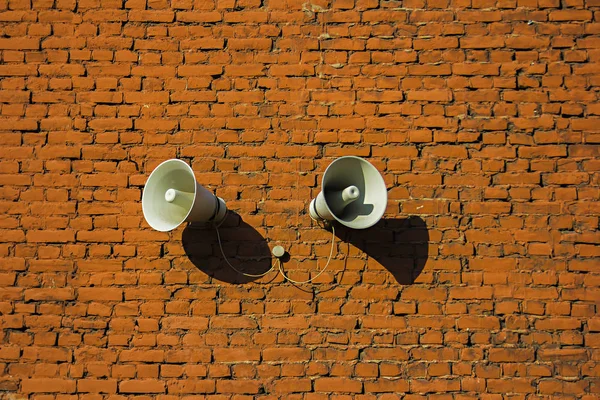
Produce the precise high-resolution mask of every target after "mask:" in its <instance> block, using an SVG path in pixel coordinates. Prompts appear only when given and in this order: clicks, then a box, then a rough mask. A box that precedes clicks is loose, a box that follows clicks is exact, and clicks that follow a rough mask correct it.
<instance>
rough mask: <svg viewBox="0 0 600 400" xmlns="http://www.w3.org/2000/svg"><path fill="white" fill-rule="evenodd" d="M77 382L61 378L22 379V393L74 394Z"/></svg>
mask: <svg viewBox="0 0 600 400" xmlns="http://www.w3.org/2000/svg"><path fill="white" fill-rule="evenodd" d="M76 385H77V381H75V380H71V379H61V378H33V379H23V381H22V382H21V391H22V392H23V393H27V394H28V393H75V388H76Z"/></svg>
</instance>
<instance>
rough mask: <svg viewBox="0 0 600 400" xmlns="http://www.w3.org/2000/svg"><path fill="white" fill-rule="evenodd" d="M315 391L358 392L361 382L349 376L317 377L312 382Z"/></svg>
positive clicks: (361, 388)
mask: <svg viewBox="0 0 600 400" xmlns="http://www.w3.org/2000/svg"><path fill="white" fill-rule="evenodd" d="M314 387H315V391H317V392H327V393H331V392H334V393H360V392H362V390H363V384H362V382H360V381H358V380H353V379H349V378H317V379H315V383H314Z"/></svg>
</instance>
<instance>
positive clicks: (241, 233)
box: [181, 210, 272, 283]
mask: <svg viewBox="0 0 600 400" xmlns="http://www.w3.org/2000/svg"><path fill="white" fill-rule="evenodd" d="M219 234H220V235H221V244H222V246H223V252H224V253H225V256H226V257H227V259H228V260H229V262H230V263H231V264H232V265H233V266H234V267H235V268H236V269H238V270H239V271H241V272H244V273H246V274H252V275H258V274H262V273H265V272H267V271H268V270H269V269H270V268H271V259H272V256H271V250H270V249H269V246H268V245H267V241H266V240H265V239H264V238H263V236H262V235H261V234H260V233H259V232H258V231H256V229H254V228H253V227H252V226H250V225H248V224H247V223H245V222H244V220H243V219H242V217H241V216H240V215H239V214H237V213H235V212H233V211H231V210H230V211H228V213H227V216H226V217H225V220H224V221H223V224H222V225H221V226H220V227H219ZM181 241H182V243H183V249H184V251H185V254H186V255H187V256H188V258H189V260H190V261H191V262H192V264H194V265H195V266H196V268H198V269H199V270H201V271H203V272H204V273H206V274H207V275H209V276H210V277H212V278H213V279H217V280H219V281H223V282H228V283H248V282H252V281H254V280H256V279H259V277H249V276H246V275H243V274H240V273H238V272H236V271H234V270H233V269H232V268H231V267H230V266H229V265H227V262H226V261H225V259H224V258H223V256H222V255H221V250H220V249H219V240H218V237H217V232H216V231H215V228H214V227H213V226H211V225H209V224H197V225H195V224H188V226H186V227H185V229H184V230H183V235H182V238H181Z"/></svg>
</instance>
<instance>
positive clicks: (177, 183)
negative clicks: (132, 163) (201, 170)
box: [142, 159, 227, 232]
mask: <svg viewBox="0 0 600 400" xmlns="http://www.w3.org/2000/svg"><path fill="white" fill-rule="evenodd" d="M142 211H143V212H144V218H145V219H146V221H147V222H148V225H150V226H151V227H152V228H154V229H156V230H157V231H161V232H168V231H171V230H173V229H175V228H177V227H178V226H179V225H181V224H182V223H183V222H185V221H187V222H213V223H216V224H218V223H220V222H222V221H223V219H225V215H226V213H227V206H226V205H225V202H224V201H223V199H221V198H219V197H217V196H215V195H214V194H212V192H210V191H209V190H207V189H206V188H204V187H203V186H202V185H200V184H199V183H198V182H196V178H195V176H194V171H193V170H192V168H191V167H190V166H189V165H188V164H187V163H186V162H185V161H182V160H178V159H171V160H167V161H164V162H163V163H161V164H160V165H159V166H158V167H156V168H155V169H154V171H152V173H151V174H150V177H148V181H147V182H146V185H145V186H144V193H143V194H142Z"/></svg>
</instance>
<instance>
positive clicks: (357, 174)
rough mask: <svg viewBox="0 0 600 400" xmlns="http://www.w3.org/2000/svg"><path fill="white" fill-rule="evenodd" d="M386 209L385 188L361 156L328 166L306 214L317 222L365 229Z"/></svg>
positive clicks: (377, 172)
mask: <svg viewBox="0 0 600 400" xmlns="http://www.w3.org/2000/svg"><path fill="white" fill-rule="evenodd" d="M386 207H387V189H386V187H385V182H384V180H383V178H382V176H381V174H380V173H379V171H377V169H376V168H375V167H374V166H373V165H372V164H371V163H369V162H368V161H366V160H364V159H362V158H360V157H354V156H347V157H340V158H337V159H336V160H334V161H333V162H332V163H331V164H329V166H328V167H327V169H326V170H325V173H324V174H323V181H322V183H321V192H320V193H319V194H318V195H317V197H316V198H315V199H313V200H312V201H311V202H310V206H309V211H310V216H311V218H312V219H314V220H317V221H319V220H320V221H337V222H339V223H340V224H342V225H344V226H347V227H349V228H353V229H366V228H369V227H371V226H373V225H375V224H376V223H377V222H378V221H379V220H380V219H381V217H382V216H383V213H384V212H385V209H386Z"/></svg>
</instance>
